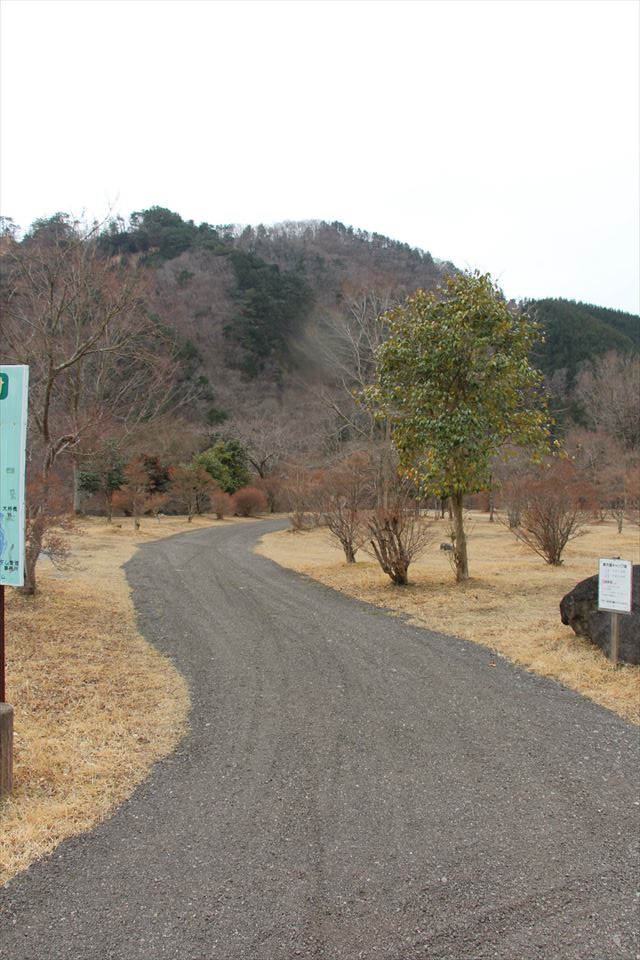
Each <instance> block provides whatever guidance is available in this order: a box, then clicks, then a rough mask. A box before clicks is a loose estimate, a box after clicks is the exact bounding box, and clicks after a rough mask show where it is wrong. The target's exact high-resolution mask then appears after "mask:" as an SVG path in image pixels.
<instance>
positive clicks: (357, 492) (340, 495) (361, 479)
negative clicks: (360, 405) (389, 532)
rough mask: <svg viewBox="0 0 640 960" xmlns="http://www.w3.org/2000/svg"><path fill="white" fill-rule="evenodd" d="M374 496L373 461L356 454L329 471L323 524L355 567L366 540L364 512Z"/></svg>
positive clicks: (365, 456) (368, 456)
mask: <svg viewBox="0 0 640 960" xmlns="http://www.w3.org/2000/svg"><path fill="white" fill-rule="evenodd" d="M372 495H373V470H372V463H371V457H370V455H369V454H367V453H365V452H360V453H356V454H354V455H353V456H351V457H349V458H348V459H347V460H345V461H343V462H342V463H340V464H338V465H337V466H336V467H334V468H333V469H332V470H330V471H329V473H328V475H327V480H326V494H325V504H324V511H323V520H324V523H325V525H326V527H327V528H328V530H329V532H330V534H331V535H332V536H333V537H334V538H335V539H336V540H337V541H338V543H339V544H340V546H341V547H342V549H343V550H344V555H345V557H346V560H347V563H355V559H356V553H357V551H358V549H359V548H360V547H361V546H362V544H363V543H364V541H365V540H366V538H367V526H366V522H365V517H364V513H363V510H364V508H365V507H367V506H370V503H371V498H372Z"/></svg>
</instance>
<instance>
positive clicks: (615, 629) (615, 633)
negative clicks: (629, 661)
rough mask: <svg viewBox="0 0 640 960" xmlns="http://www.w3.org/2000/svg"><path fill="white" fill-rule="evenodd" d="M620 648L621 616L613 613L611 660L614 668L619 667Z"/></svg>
mask: <svg viewBox="0 0 640 960" xmlns="http://www.w3.org/2000/svg"><path fill="white" fill-rule="evenodd" d="M619 648H620V614H619V613H614V612H613V611H612V613H611V652H610V654H609V659H610V660H611V663H612V664H613V665H614V667H617V666H618V651H619Z"/></svg>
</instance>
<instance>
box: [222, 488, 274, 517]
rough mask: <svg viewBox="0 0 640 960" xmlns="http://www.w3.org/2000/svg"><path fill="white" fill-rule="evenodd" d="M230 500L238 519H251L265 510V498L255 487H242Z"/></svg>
mask: <svg viewBox="0 0 640 960" xmlns="http://www.w3.org/2000/svg"><path fill="white" fill-rule="evenodd" d="M231 499H232V502H233V509H234V511H235V513H237V514H238V515H239V516H240V517H252V516H254V515H255V514H256V513H264V511H265V510H266V509H267V498H266V497H265V495H264V493H263V492H262V490H258V488H257V487H242V489H241V490H238V491H237V492H236V493H234V495H233V497H232V498H231Z"/></svg>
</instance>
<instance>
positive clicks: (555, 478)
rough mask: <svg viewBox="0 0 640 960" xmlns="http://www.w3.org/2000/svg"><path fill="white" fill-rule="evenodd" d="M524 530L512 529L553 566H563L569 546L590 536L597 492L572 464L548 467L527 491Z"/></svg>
mask: <svg viewBox="0 0 640 960" xmlns="http://www.w3.org/2000/svg"><path fill="white" fill-rule="evenodd" d="M523 497H524V500H523V506H522V510H521V516H520V526H519V527H510V530H511V533H512V534H513V535H514V537H515V538H516V539H517V540H520V542H521V543H524V544H525V546H527V547H529V549H530V550H533V552H534V553H537V554H538V556H539V557H542V558H543V560H545V561H546V563H548V564H549V565H550V566H553V567H558V566H560V564H561V563H562V560H561V557H562V552H563V550H564V548H565V547H566V545H567V544H568V543H569V542H570V541H571V540H575V539H576V537H581V536H583V534H585V533H586V529H585V525H586V524H587V523H588V522H589V520H590V519H591V517H592V515H593V506H594V501H595V497H594V492H593V489H592V488H591V487H590V486H589V484H587V483H585V482H584V481H582V480H580V478H579V477H578V476H577V474H576V471H575V467H574V466H573V465H572V464H571V463H569V462H568V461H557V462H555V463H552V464H550V465H547V466H546V467H544V468H542V471H541V472H540V473H539V474H538V475H537V476H536V477H533V478H532V479H530V480H529V482H528V483H527V485H526V486H525V487H524V489H523Z"/></svg>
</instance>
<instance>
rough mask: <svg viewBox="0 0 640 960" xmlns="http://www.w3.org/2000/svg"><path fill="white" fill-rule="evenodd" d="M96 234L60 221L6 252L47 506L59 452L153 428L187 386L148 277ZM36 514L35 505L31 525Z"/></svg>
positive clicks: (8, 327) (11, 354)
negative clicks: (144, 425)
mask: <svg viewBox="0 0 640 960" xmlns="http://www.w3.org/2000/svg"><path fill="white" fill-rule="evenodd" d="M97 230H98V226H97V225H94V226H93V227H86V226H84V225H82V224H78V223H76V222H73V221H71V220H70V218H68V217H65V216H64V215H56V217H53V218H51V220H49V221H41V222H39V223H38V224H36V226H35V227H34V229H32V232H31V233H30V234H28V235H27V237H25V239H24V240H23V241H22V242H21V243H15V242H10V243H8V244H5V246H4V247H3V250H2V267H3V273H4V284H3V290H2V295H3V306H4V310H3V346H4V357H5V358H6V360H8V361H9V362H14V363H25V364H28V365H29V368H30V396H29V412H30V436H31V437H32V440H30V448H31V453H30V455H31V460H32V467H33V466H35V463H34V459H35V458H36V457H37V458H38V466H39V471H40V475H41V478H42V481H43V484H44V487H45V495H44V496H43V497H42V504H45V503H46V502H47V500H48V497H47V496H46V487H47V484H48V479H49V477H50V475H51V473H52V471H53V469H54V466H55V464H56V462H57V461H58V459H59V458H60V456H61V455H62V454H65V453H73V452H77V451H79V450H80V449H82V448H83V445H84V449H86V448H87V444H88V443H89V441H92V442H95V440H96V438H99V437H100V436H101V435H104V433H106V432H108V433H110V434H111V433H112V429H113V426H114V424H117V425H118V428H119V429H120V430H126V429H128V428H130V427H131V425H132V424H133V423H140V422H141V421H148V420H149V419H150V418H152V417H153V416H156V415H157V414H158V412H160V411H162V410H164V409H166V408H167V407H168V406H169V405H174V406H175V403H174V401H176V398H177V396H178V394H179V392H180V390H181V389H182V384H180V380H179V377H178V370H179V364H178V361H177V359H176V356H175V350H174V349H173V344H172V343H171V341H170V338H169V337H168V336H167V334H166V332H165V331H164V330H162V329H161V327H160V326H159V325H158V323H157V322H156V321H155V320H154V319H153V318H152V317H150V316H149V314H148V312H147V310H146V307H145V297H146V293H147V286H146V282H145V277H144V275H143V274H142V272H141V271H140V270H138V269H136V268H132V267H125V266H124V265H122V264H121V263H119V262H118V261H117V260H114V259H113V258H109V257H107V256H105V255H103V254H102V253H101V251H100V248H99V245H98V243H97V240H96V232H97ZM176 402H177V401H176ZM36 441H37V442H36ZM75 465H76V467H77V466H78V459H77V458H76V461H75ZM38 509H39V508H38V505H37V504H32V506H31V510H32V512H33V515H34V519H35V517H36V514H37V511H38ZM43 509H44V507H43ZM33 571H35V563H34V565H33ZM28 576H29V574H28ZM27 579H28V577H27ZM31 587H33V590H35V581H34V583H33V584H31V583H30V582H27V583H26V588H27V589H28V590H29V591H30V592H33V590H31Z"/></svg>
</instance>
